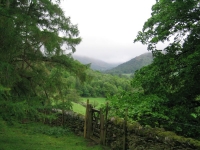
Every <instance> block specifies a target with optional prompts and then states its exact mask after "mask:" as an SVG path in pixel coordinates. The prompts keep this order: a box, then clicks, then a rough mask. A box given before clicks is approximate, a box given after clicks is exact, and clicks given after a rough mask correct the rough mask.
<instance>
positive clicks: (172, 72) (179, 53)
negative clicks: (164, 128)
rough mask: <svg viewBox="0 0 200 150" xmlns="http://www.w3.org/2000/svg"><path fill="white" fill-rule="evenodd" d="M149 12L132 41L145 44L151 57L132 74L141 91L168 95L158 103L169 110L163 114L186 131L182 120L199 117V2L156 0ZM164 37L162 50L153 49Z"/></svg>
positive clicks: (189, 0)
mask: <svg viewBox="0 0 200 150" xmlns="http://www.w3.org/2000/svg"><path fill="white" fill-rule="evenodd" d="M151 15H152V16H151V18H149V19H148V20H147V21H146V22H145V24H144V26H143V29H142V31H140V32H139V33H138V35H137V38H136V39H135V42H137V41H140V42H142V43H143V44H147V45H148V50H150V51H152V53H153V55H154V61H153V63H152V64H151V65H150V66H148V67H145V68H143V69H141V70H140V71H138V72H137V73H136V76H135V77H136V78H137V79H138V81H140V83H141V86H142V87H143V89H144V92H145V94H156V95H158V96H160V97H165V98H167V99H168V100H167V101H165V102H164V103H162V105H165V106H167V108H168V109H169V110H170V111H169V110H168V111H167V110H166V112H165V114H166V115H168V116H170V118H171V120H172V121H175V120H176V121H178V122H179V124H178V125H177V126H178V127H179V129H178V130H179V131H181V130H182V133H183V134H184V132H185V134H187V135H189V134H190V133H189V132H187V133H186V130H184V131H183V128H185V129H188V126H187V127H186V126H185V127H183V126H184V124H190V125H191V124H194V125H195V124H196V125H197V124H198V123H199V122H198V120H199V118H200V113H199V109H200V100H199V98H198V97H199V95H200V78H199V75H200V60H199V58H200V2H199V0H172V1H169V0H157V1H156V4H155V5H153V7H152V13H151ZM166 41H168V43H169V44H168V46H166V48H165V49H164V50H162V51H161V50H159V49H157V47H156V46H157V44H158V42H166ZM163 124H164V123H163ZM194 129H195V128H193V130H194ZM175 130H176V129H175ZM191 134H193V136H194V135H195V134H196V133H194V132H193V133H191ZM198 136H199V135H198Z"/></svg>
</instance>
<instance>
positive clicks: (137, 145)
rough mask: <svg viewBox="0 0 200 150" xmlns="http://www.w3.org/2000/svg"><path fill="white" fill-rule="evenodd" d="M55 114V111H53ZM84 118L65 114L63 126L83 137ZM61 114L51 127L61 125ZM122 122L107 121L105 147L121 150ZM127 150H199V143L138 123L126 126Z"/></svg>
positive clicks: (115, 119) (118, 119) (116, 120)
mask: <svg viewBox="0 0 200 150" xmlns="http://www.w3.org/2000/svg"><path fill="white" fill-rule="evenodd" d="M54 112H55V111H54ZM84 118H85V117H84V116H83V115H80V114H77V113H74V112H65V114H64V126H66V127H68V128H70V129H71V130H72V131H73V132H74V133H76V134H78V135H82V136H83V132H84ZM61 120H62V114H60V113H58V114H57V119H56V120H54V121H51V124H52V125H57V126H60V125H62V121H61ZM123 124H124V120H123V119H120V118H114V117H112V118H111V119H109V120H108V121H107V131H106V133H107V134H106V145H107V146H109V147H111V149H113V150H122V149H123V141H124V134H125V132H124V128H123ZM126 149H127V150H195V149H196V150H200V141H197V140H194V139H191V138H185V137H181V136H177V135H176V134H175V133H173V132H169V131H165V130H164V129H160V128H151V127H148V126H147V127H142V126H141V125H140V124H139V123H127V126H126Z"/></svg>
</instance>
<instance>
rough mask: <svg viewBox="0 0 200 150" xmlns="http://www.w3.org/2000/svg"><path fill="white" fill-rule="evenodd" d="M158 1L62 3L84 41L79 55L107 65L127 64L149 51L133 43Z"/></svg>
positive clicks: (81, 0)
mask: <svg viewBox="0 0 200 150" xmlns="http://www.w3.org/2000/svg"><path fill="white" fill-rule="evenodd" d="M155 2H156V0H63V1H62V3H61V7H62V8H63V10H64V12H65V14H66V16H70V17H71V22H72V23H73V24H78V28H79V31H80V36H81V38H82V42H81V43H80V44H79V45H78V46H77V47H76V52H75V54H76V55H82V56H87V57H91V58H95V59H100V60H103V61H105V62H109V63H115V62H120V63H121V62H125V61H128V60H130V59H132V58H134V57H136V56H138V55H140V54H143V53H145V52H147V46H145V45H142V44H141V43H133V40H134V38H135V37H136V35H137V33H138V31H141V29H142V26H143V24H144V22H145V21H146V20H147V19H148V18H149V17H150V16H151V7H152V5H153V4H155Z"/></svg>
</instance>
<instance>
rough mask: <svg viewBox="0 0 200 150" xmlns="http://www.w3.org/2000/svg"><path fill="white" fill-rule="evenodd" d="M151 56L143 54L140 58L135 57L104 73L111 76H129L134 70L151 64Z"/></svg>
mask: <svg viewBox="0 0 200 150" xmlns="http://www.w3.org/2000/svg"><path fill="white" fill-rule="evenodd" d="M152 60H153V58H152V54H151V53H144V54H142V55H140V56H137V57H135V58H133V59H131V60H129V61H127V62H125V63H123V64H120V65H118V66H117V67H115V68H112V69H110V70H106V71H104V72H105V73H112V74H129V73H134V72H135V71H136V70H138V69H140V68H142V67H143V66H147V65H149V64H150V63H151V62H152Z"/></svg>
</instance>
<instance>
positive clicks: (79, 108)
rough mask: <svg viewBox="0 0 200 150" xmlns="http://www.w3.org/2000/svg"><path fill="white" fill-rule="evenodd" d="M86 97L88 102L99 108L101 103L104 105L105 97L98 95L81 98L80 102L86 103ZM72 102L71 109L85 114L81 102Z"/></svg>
mask: <svg viewBox="0 0 200 150" xmlns="http://www.w3.org/2000/svg"><path fill="white" fill-rule="evenodd" d="M87 99H89V103H90V104H92V105H93V106H95V107H96V108H100V107H101V105H105V103H106V98H102V97H98V98H91V97H88V98H83V97H82V98H81V102H84V103H85V104H86V103H87ZM72 104H73V111H74V112H77V113H80V114H83V115H85V107H84V106H82V105H81V104H77V103H72Z"/></svg>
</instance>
